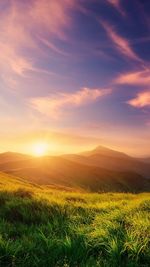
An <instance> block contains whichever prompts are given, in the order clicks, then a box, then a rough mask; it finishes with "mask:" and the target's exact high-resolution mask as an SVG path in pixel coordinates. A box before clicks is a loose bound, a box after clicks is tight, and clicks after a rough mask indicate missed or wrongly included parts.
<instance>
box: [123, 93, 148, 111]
mask: <svg viewBox="0 0 150 267" xmlns="http://www.w3.org/2000/svg"><path fill="white" fill-rule="evenodd" d="M127 103H128V104H129V105H131V106H133V107H136V108H143V107H150V91H144V92H140V93H138V94H137V96H136V97H135V98H133V99H131V100H129V101H128V102H127Z"/></svg>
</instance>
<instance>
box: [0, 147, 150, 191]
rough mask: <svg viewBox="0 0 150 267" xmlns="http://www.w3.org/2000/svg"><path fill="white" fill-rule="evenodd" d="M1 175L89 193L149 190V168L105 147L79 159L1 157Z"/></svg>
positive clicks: (83, 154) (60, 157)
mask: <svg viewBox="0 0 150 267" xmlns="http://www.w3.org/2000/svg"><path fill="white" fill-rule="evenodd" d="M0 171H1V172H3V173H9V174H10V175H13V176H16V177H20V178H22V179H24V180H25V181H28V182H31V183H35V184H40V185H53V186H63V187H68V188H75V189H84V190H88V191H93V192H96V191H101V192H102V191H104V192H107V191H113V192H115V191H116V192H140V191H149V190H150V180H148V179H146V178H148V177H149V175H148V174H149V173H150V164H147V163H144V162H142V161H140V160H136V159H134V158H132V157H129V156H128V155H126V154H124V153H121V152H117V151H113V150H111V149H108V148H104V147H101V146H99V147H97V148H96V149H94V150H93V151H88V152H84V153H81V154H80V155H63V156H59V157H58V156H44V157H37V158H35V157H32V156H28V155H23V154H18V153H10V152H7V153H3V154H0Z"/></svg>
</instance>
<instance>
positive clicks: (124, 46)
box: [100, 21, 142, 62]
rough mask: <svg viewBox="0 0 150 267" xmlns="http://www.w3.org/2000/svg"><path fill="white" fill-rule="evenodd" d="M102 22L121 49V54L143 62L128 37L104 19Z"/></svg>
mask: <svg viewBox="0 0 150 267" xmlns="http://www.w3.org/2000/svg"><path fill="white" fill-rule="evenodd" d="M100 23H101V25H102V26H103V28H104V29H105V31H106V33H107V35H108V37H109V38H110V39H111V40H112V42H113V44H114V46H115V48H116V49H117V50H118V51H119V53H120V54H123V55H124V56H125V57H127V58H129V59H132V60H136V61H140V62H142V60H141V59H140V58H139V57H138V55H137V54H136V53H135V52H134V50H133V49H132V47H131V45H130V42H129V41H128V40H127V39H125V38H123V37H121V36H120V35H119V34H118V33H117V32H116V31H115V30H114V28H113V27H112V26H110V25H109V24H108V23H106V22H104V21H100Z"/></svg>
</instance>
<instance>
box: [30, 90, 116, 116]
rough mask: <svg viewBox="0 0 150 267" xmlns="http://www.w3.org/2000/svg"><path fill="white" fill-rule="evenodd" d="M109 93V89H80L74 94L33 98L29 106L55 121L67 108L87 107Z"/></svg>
mask: <svg viewBox="0 0 150 267" xmlns="http://www.w3.org/2000/svg"><path fill="white" fill-rule="evenodd" d="M110 93H111V89H101V88H100V89H99V88H98V89H90V88H82V89H81V90H79V91H76V92H74V93H58V94H57V95H53V96H49V97H39V98H33V99H31V100H30V105H31V106H32V108H34V109H35V110H37V111H38V112H40V113H42V114H44V115H46V116H49V117H52V118H54V119H57V118H59V116H61V114H62V113H63V112H64V111H65V110H66V109H67V108H77V107H81V106H85V105H88V104H90V103H93V102H95V101H96V100H98V99H100V98H101V97H103V96H105V95H108V94H110Z"/></svg>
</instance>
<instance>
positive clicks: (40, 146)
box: [31, 142, 48, 157]
mask: <svg viewBox="0 0 150 267" xmlns="http://www.w3.org/2000/svg"><path fill="white" fill-rule="evenodd" d="M31 153H32V155H34V156H36V157H41V156H44V155H46V154H47V153H48V144H47V143H44V142H39V143H35V144H33V146H32V151H31Z"/></svg>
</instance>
